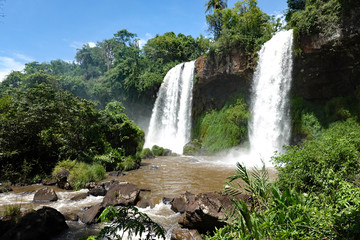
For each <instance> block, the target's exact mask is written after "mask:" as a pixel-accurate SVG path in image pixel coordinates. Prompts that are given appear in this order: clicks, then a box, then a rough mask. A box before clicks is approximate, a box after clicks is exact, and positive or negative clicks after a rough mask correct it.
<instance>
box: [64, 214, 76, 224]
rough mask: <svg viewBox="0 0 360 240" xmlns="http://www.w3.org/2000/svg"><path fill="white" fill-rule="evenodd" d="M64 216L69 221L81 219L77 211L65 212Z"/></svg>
mask: <svg viewBox="0 0 360 240" xmlns="http://www.w3.org/2000/svg"><path fill="white" fill-rule="evenodd" d="M64 217H65V219H66V220H67V221H73V222H75V221H78V220H79V216H78V215H77V214H75V213H64Z"/></svg>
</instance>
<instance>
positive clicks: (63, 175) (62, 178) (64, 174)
mask: <svg viewBox="0 0 360 240" xmlns="http://www.w3.org/2000/svg"><path fill="white" fill-rule="evenodd" d="M69 175H70V172H69V171H68V170H66V169H65V168H63V169H62V170H61V171H60V172H58V173H56V175H55V178H56V180H57V185H58V187H59V188H61V189H65V186H67V187H68V186H69V184H67V183H68V177H69Z"/></svg>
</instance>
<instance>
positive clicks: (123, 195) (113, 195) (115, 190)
mask: <svg viewBox="0 0 360 240" xmlns="http://www.w3.org/2000/svg"><path fill="white" fill-rule="evenodd" d="M139 193H140V189H139V188H138V187H137V186H136V185H134V184H132V183H128V182H115V183H114V184H112V185H111V187H110V189H109V190H108V191H107V193H106V195H105V197H104V199H103V202H102V204H103V206H105V207H106V206H110V205H114V206H117V205H120V206H135V205H136V203H137V201H138V200H139Z"/></svg>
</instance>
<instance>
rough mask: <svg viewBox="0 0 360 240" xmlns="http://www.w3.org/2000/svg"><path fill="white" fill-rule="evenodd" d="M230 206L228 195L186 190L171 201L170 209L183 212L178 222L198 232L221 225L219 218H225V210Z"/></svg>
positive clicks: (210, 229) (204, 231)
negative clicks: (193, 192) (197, 192)
mask: <svg viewBox="0 0 360 240" xmlns="http://www.w3.org/2000/svg"><path fill="white" fill-rule="evenodd" d="M231 207H232V202H231V200H230V197H228V196H223V195H220V194H216V193H201V194H198V195H194V194H191V193H188V192H186V193H185V194H182V195H181V196H180V197H179V198H175V199H174V201H172V209H174V210H176V211H178V212H183V215H182V216H181V217H180V219H179V224H180V225H181V226H182V227H184V228H189V229H196V230H198V231H199V233H206V232H208V231H209V232H212V231H214V230H215V227H217V228H221V227H223V226H224V225H225V223H224V222H222V221H221V220H225V219H226V212H228V211H230V209H231Z"/></svg>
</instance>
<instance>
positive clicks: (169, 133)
mask: <svg viewBox="0 0 360 240" xmlns="http://www.w3.org/2000/svg"><path fill="white" fill-rule="evenodd" d="M194 70H195V61H191V62H186V63H181V64H179V65H177V66H175V67H173V68H172V69H170V71H169V72H168V73H167V74H166V76H165V78H164V82H163V83H162V84H161V86H160V90H159V92H158V96H157V98H156V101H155V105H154V108H153V112H152V115H151V119H150V124H149V130H148V134H147V136H146V139H145V145H144V148H151V147H152V146H153V145H158V146H161V147H163V148H167V149H170V150H172V151H173V152H175V153H178V154H182V151H183V146H184V145H185V144H186V143H187V142H189V141H190V134H191V105H192V89H193V79H194Z"/></svg>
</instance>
